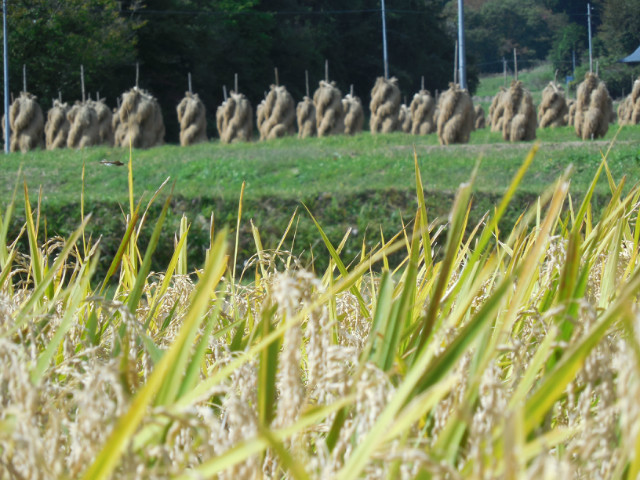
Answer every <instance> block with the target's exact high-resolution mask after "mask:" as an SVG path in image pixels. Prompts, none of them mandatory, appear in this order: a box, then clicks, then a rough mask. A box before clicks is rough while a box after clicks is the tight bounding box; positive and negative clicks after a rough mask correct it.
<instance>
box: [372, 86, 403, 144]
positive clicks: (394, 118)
mask: <svg viewBox="0 0 640 480" xmlns="http://www.w3.org/2000/svg"><path fill="white" fill-rule="evenodd" d="M400 96H401V95H400V88H398V79H397V78H395V77H392V78H390V79H388V80H387V79H385V78H384V77H378V78H377V79H376V83H375V85H374V86H373V89H372V90H371V103H370V104H369V109H370V110H371V119H370V120H369V128H370V130H371V133H372V134H374V135H375V134H377V133H391V132H395V131H396V130H398V129H399V128H400V122H399V121H398V119H399V115H400Z"/></svg>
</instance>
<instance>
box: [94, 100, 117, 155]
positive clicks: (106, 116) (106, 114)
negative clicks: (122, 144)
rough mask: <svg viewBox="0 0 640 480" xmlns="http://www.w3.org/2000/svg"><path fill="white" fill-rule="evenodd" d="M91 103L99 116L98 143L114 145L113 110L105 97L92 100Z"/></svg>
mask: <svg viewBox="0 0 640 480" xmlns="http://www.w3.org/2000/svg"><path fill="white" fill-rule="evenodd" d="M90 105H91V107H92V108H93V109H94V110H95V112H96V115H97V116H98V143H99V144H100V145H108V146H110V147H112V146H113V142H114V133H113V132H114V130H113V127H112V124H113V115H112V114H111V110H110V109H109V107H107V105H106V103H105V99H104V98H99V99H98V100H95V101H90Z"/></svg>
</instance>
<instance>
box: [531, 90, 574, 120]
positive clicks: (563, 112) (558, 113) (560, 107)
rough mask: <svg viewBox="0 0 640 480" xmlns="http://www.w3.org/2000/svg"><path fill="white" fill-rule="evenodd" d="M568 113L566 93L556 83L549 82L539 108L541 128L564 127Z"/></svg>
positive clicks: (543, 92)
mask: <svg viewBox="0 0 640 480" xmlns="http://www.w3.org/2000/svg"><path fill="white" fill-rule="evenodd" d="M568 113H569V107H567V101H566V99H565V96H564V91H563V90H562V88H560V87H559V86H558V85H556V84H555V82H549V84H548V85H547V86H546V87H545V88H544V90H543V91H542V101H541V102H540V106H539V107H538V121H539V122H540V128H547V127H564V126H565V125H567V114H568Z"/></svg>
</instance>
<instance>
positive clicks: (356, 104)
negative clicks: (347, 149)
mask: <svg viewBox="0 0 640 480" xmlns="http://www.w3.org/2000/svg"><path fill="white" fill-rule="evenodd" d="M342 108H343V109H344V133H346V134H347V135H355V134H356V133H360V132H362V128H363V126H364V111H363V109H362V102H361V101H360V98H359V97H357V96H355V95H351V94H350V93H349V94H347V95H346V96H345V97H344V98H343V99H342Z"/></svg>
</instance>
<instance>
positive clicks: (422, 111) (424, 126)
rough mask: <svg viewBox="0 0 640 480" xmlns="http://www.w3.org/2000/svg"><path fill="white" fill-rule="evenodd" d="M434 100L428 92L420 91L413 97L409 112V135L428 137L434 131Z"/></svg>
mask: <svg viewBox="0 0 640 480" xmlns="http://www.w3.org/2000/svg"><path fill="white" fill-rule="evenodd" d="M436 108H437V105H436V100H435V99H434V98H433V97H432V96H431V93H430V92H429V91H428V90H420V91H419V92H418V93H416V94H415V95H414V96H413V100H411V105H410V106H409V110H410V112H411V133H413V134H414V135H428V134H429V133H432V132H435V131H436V117H435V113H436Z"/></svg>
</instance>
